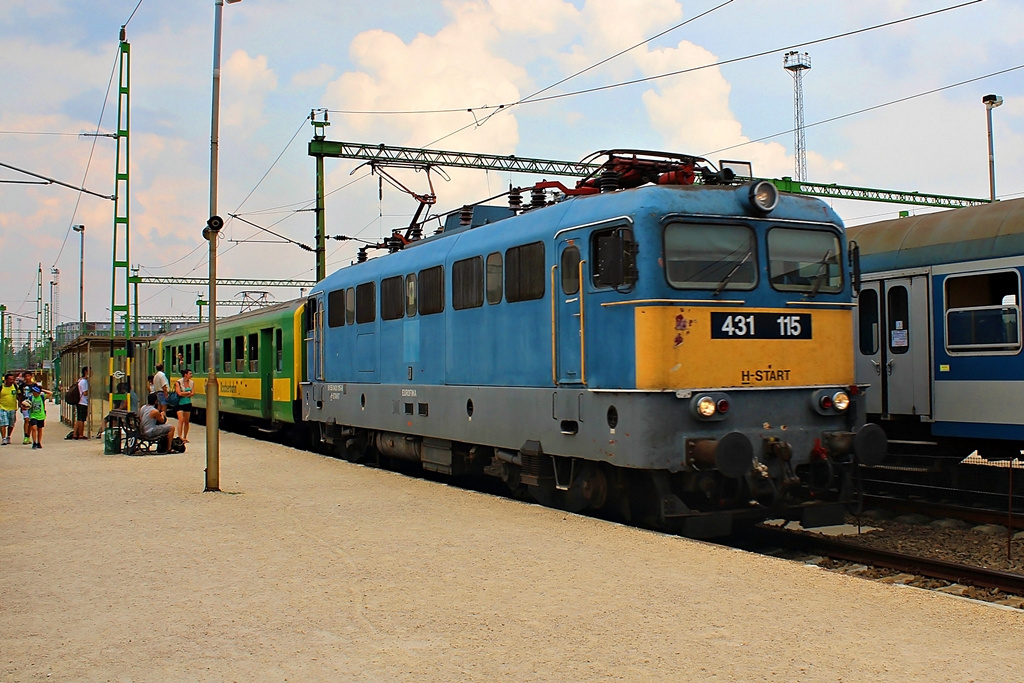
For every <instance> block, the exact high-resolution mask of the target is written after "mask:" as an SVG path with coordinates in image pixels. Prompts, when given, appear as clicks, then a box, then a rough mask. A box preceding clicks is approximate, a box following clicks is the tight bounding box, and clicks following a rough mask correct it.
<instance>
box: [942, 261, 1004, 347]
mask: <svg viewBox="0 0 1024 683" xmlns="http://www.w3.org/2000/svg"><path fill="white" fill-rule="evenodd" d="M945 289H946V302H945V306H946V348H947V349H949V350H950V351H976V352H986V351H989V352H999V351H1001V352H1006V351H1019V350H1020V347H1021V344H1020V276H1019V275H1018V273H1017V271H1015V270H1013V271H1004V272H1001V273H985V274H982V275H965V276H959V275H951V276H949V277H947V278H946V281H945Z"/></svg>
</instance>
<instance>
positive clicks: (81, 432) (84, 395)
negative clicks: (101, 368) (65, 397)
mask: <svg viewBox="0 0 1024 683" xmlns="http://www.w3.org/2000/svg"><path fill="white" fill-rule="evenodd" d="M78 394H79V398H78V405H77V406H75V410H76V411H77V414H76V415H75V438H76V439H88V438H89V435H88V434H86V433H85V420H86V419H87V418H88V417H89V367H88V366H86V367H84V368H82V376H81V377H80V378H79V379H78Z"/></svg>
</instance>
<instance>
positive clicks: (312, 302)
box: [229, 297, 316, 360]
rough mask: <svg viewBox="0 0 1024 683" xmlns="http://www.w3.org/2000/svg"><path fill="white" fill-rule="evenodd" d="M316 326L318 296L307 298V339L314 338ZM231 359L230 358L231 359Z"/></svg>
mask: <svg viewBox="0 0 1024 683" xmlns="http://www.w3.org/2000/svg"><path fill="white" fill-rule="evenodd" d="M315 326H316V298H315V297H312V298H309V299H306V339H305V340H306V341H309V340H310V339H312V338H313V328H314V327H315ZM229 360H230V359H229Z"/></svg>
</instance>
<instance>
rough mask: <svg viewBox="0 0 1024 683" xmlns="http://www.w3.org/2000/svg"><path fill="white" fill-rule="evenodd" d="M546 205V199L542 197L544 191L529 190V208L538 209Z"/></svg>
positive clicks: (537, 189) (538, 189)
mask: <svg viewBox="0 0 1024 683" xmlns="http://www.w3.org/2000/svg"><path fill="white" fill-rule="evenodd" d="M545 204H547V197H545V196H544V190H543V189H541V188H537V187H535V188H533V189H532V190H530V208H531V209H538V208H540V207H542V206H544V205H545Z"/></svg>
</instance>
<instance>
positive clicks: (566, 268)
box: [559, 246, 580, 294]
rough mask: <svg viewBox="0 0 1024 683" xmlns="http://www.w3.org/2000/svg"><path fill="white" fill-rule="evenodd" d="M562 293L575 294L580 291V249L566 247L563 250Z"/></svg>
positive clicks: (561, 266)
mask: <svg viewBox="0 0 1024 683" xmlns="http://www.w3.org/2000/svg"><path fill="white" fill-rule="evenodd" d="M559 270H560V271H561V273H562V293H563V294H575V293H576V292H578V291H580V250H579V248H578V247H575V246H572V247H566V248H565V249H563V250H562V263H561V265H560V267H559Z"/></svg>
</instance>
